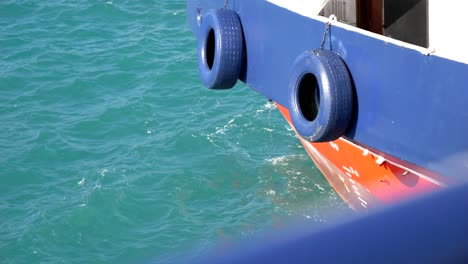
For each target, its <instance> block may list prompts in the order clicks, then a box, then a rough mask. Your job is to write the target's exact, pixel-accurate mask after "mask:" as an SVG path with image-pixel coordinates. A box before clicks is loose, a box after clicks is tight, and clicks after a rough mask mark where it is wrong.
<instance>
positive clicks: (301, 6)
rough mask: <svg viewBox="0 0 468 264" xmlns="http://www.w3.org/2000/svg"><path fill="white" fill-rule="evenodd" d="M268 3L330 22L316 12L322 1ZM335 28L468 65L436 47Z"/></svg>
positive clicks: (347, 28) (268, 0) (354, 28)
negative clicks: (426, 46) (438, 50)
mask: <svg viewBox="0 0 468 264" xmlns="http://www.w3.org/2000/svg"><path fill="white" fill-rule="evenodd" d="M266 1H267V2H269V3H271V4H274V5H277V6H279V7H282V8H284V9H287V10H289V11H291V12H294V13H296V14H299V15H301V16H305V17H308V18H311V19H315V20H318V21H321V22H323V23H327V22H328V18H326V17H323V16H319V15H318V14H319V12H320V10H321V9H320V10H319V11H316V10H317V6H319V5H318V2H324V3H323V5H325V4H326V2H327V1H323V0H320V1H317V0H316V1H315V2H314V1H312V0H310V1H305V0H266ZM322 8H323V7H322ZM333 26H337V27H340V28H343V29H346V30H348V31H353V32H357V33H359V34H362V35H365V36H369V37H372V38H375V39H378V40H381V41H383V42H385V43H391V44H395V45H397V46H400V47H403V48H407V49H411V50H415V51H418V52H419V53H421V54H422V55H424V56H438V57H442V58H445V59H449V60H453V61H457V62H461V63H464V64H468V61H466V60H464V58H463V57H462V56H460V57H454V56H447V54H445V53H442V54H439V53H438V52H437V49H434V47H428V48H424V47H420V46H417V45H414V44H410V43H407V42H404V41H401V40H397V39H393V38H390V37H387V36H384V35H380V34H377V33H373V32H370V31H367V30H364V29H361V28H357V27H354V26H351V25H348V24H344V23H341V22H336V23H334V24H333Z"/></svg>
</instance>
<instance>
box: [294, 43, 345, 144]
mask: <svg viewBox="0 0 468 264" xmlns="http://www.w3.org/2000/svg"><path fill="white" fill-rule="evenodd" d="M289 95H290V97H289V112H290V116H291V121H292V123H293V125H294V127H295V129H296V131H297V132H298V134H299V135H300V136H301V137H303V138H304V139H306V140H308V141H312V142H327V141H333V140H335V139H337V138H339V137H340V136H342V135H343V134H344V133H345V131H346V129H347V128H348V126H349V123H350V120H351V116H352V112H353V86H352V82H351V77H350V75H349V72H348V68H347V67H346V65H345V62H344V61H343V60H342V59H341V57H340V56H339V55H338V54H337V53H335V52H332V51H329V50H315V51H306V52H304V53H302V54H301V55H300V56H299V57H298V58H297V59H296V61H295V62H294V64H293V67H292V69H291V79H290V83H289Z"/></svg>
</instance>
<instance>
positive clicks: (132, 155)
mask: <svg viewBox="0 0 468 264" xmlns="http://www.w3.org/2000/svg"><path fill="white" fill-rule="evenodd" d="M184 9H185V2H184V1H162V0H155V1H119V0H111V1H106V0H102V1H100V0H93V1H90V0H88V1H85V0H83V1H67V0H53V1H19V0H18V1H8V0H7V1H1V2H0V124H1V128H0V263H2V264H3V263H134V262H140V261H147V260H153V261H154V262H159V261H163V260H164V261H171V260H175V259H177V256H178V255H179V253H180V252H189V254H191V255H203V254H205V253H206V252H209V251H210V250H212V249H213V248H215V247H217V246H218V245H219V244H222V243H225V242H226V241H231V240H238V239H246V240H249V239H251V238H253V237H254V236H255V235H256V234H259V233H262V232H266V231H270V232H271V230H273V231H274V230H275V228H278V226H285V225H287V223H288V221H289V219H293V218H294V219H297V218H299V219H303V220H304V221H311V222H314V223H323V222H326V221H327V220H328V218H329V216H328V212H330V211H336V210H341V211H346V210H349V209H348V208H347V206H346V205H345V204H343V202H342V201H341V200H340V199H339V197H338V196H337V195H336V193H335V192H334V191H333V190H332V188H331V187H330V186H329V185H328V183H327V182H326V181H325V180H324V178H323V177H322V176H321V175H320V173H319V172H318V170H317V169H316V168H315V167H314V166H313V163H312V161H310V159H309V158H308V156H307V155H306V153H305V151H304V150H303V149H302V147H301V146H300V143H299V141H298V140H297V139H296V138H295V136H294V133H293V131H291V130H290V129H289V128H288V127H287V125H286V122H285V121H284V120H283V118H282V117H281V115H280V113H279V112H278V111H277V110H276V109H275V107H274V105H273V104H271V103H267V102H266V100H265V98H263V97H262V96H260V95H258V94H257V93H255V92H254V91H252V90H250V89H249V88H248V87H246V86H245V85H244V84H241V83H239V84H238V85H237V86H236V87H235V88H233V89H232V90H229V91H210V90H207V89H205V88H203V87H202V85H201V82H200V79H199V77H198V72H197V62H196V40H195V38H194V37H193V35H192V34H191V32H190V31H189V29H188V26H187V25H186V21H185V14H184V11H185V10H184Z"/></svg>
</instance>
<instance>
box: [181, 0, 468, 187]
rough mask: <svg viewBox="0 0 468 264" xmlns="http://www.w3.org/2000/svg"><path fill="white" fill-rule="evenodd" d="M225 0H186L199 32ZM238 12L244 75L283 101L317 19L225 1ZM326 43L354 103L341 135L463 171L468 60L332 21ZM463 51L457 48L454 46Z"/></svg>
mask: <svg viewBox="0 0 468 264" xmlns="http://www.w3.org/2000/svg"><path fill="white" fill-rule="evenodd" d="M223 5H224V1H223V0H188V1H187V15H188V20H189V23H190V25H191V27H192V29H193V31H194V33H195V35H196V36H197V34H198V25H197V23H196V16H197V14H198V11H197V10H200V11H201V14H202V15H203V13H206V12H207V10H209V9H211V8H221V7H223ZM228 8H231V9H234V10H236V11H237V12H238V13H239V16H240V19H241V22H242V26H243V31H244V38H245V42H246V53H247V62H246V65H245V68H244V74H243V76H242V78H241V79H242V80H243V81H244V82H245V83H247V84H248V85H249V86H250V87H252V88H253V89H254V90H256V91H258V92H260V93H261V94H263V95H264V96H265V97H267V98H270V99H272V100H274V101H276V102H278V103H280V104H281V105H283V106H286V107H289V105H288V97H289V95H288V86H289V80H290V72H291V66H292V65H293V62H294V61H295V59H296V58H297V57H298V56H299V55H300V54H301V53H302V52H304V51H305V50H314V49H317V48H319V46H320V42H321V39H322V36H323V33H324V29H325V25H324V23H323V22H320V21H317V20H314V19H310V18H307V17H304V16H301V15H298V14H296V13H293V12H290V11H288V10H286V9H284V8H281V7H278V6H276V5H273V4H271V3H269V2H267V1H264V0H237V1H230V2H229V5H228ZM325 48H327V49H331V50H333V51H335V52H337V53H338V54H340V55H341V57H342V58H343V59H344V61H345V62H346V64H347V66H348V68H349V70H350V73H351V76H352V78H353V81H354V86H355V92H356V96H357V106H356V109H355V118H354V120H353V121H352V122H353V124H352V125H351V127H350V128H349V129H348V131H347V133H346V137H348V138H350V139H352V140H354V141H356V142H359V143H361V144H364V145H366V146H369V147H371V148H373V149H374V150H377V151H380V152H382V153H386V154H390V155H392V156H395V157H397V158H399V159H402V160H405V161H408V162H410V163H413V164H416V165H418V166H421V167H424V168H427V169H429V170H432V171H435V172H437V173H439V174H440V175H445V176H448V177H452V178H457V179H466V178H467V177H468V165H467V160H468V140H466V135H467V133H468V110H467V107H466V102H467V99H468V87H467V86H468V65H467V64H463V63H458V62H455V61H451V60H448V59H444V58H441V57H437V56H425V55H423V54H421V53H420V52H418V51H416V50H412V49H408V48H404V47H401V46H398V45H395V44H393V43H388V42H385V41H383V40H379V39H376V38H373V37H369V36H366V35H363V34H360V33H358V32H355V31H349V30H347V29H343V28H340V27H337V26H332V27H331V30H330V34H329V37H327V41H326V44H325ZM460 52H463V51H460Z"/></svg>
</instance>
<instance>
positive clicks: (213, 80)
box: [198, 8, 244, 89]
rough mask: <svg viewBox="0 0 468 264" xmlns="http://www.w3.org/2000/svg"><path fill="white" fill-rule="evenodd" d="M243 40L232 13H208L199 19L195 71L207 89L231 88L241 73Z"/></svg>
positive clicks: (238, 22)
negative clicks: (196, 67) (196, 66)
mask: <svg viewBox="0 0 468 264" xmlns="http://www.w3.org/2000/svg"><path fill="white" fill-rule="evenodd" d="M243 46H244V37H243V32H242V25H241V22H240V19H239V16H238V15H237V13H236V12H235V11H234V10H230V9H225V8H221V9H212V10H209V11H208V12H207V13H206V15H205V16H204V17H203V18H202V22H201V26H200V31H199V37H198V69H199V72H200V76H201V79H202V82H203V84H204V85H205V86H206V87H208V88H210V89H228V88H231V87H233V86H234V85H235V84H236V82H237V79H238V78H239V74H240V72H241V69H242V61H243V56H244V47H243Z"/></svg>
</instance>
